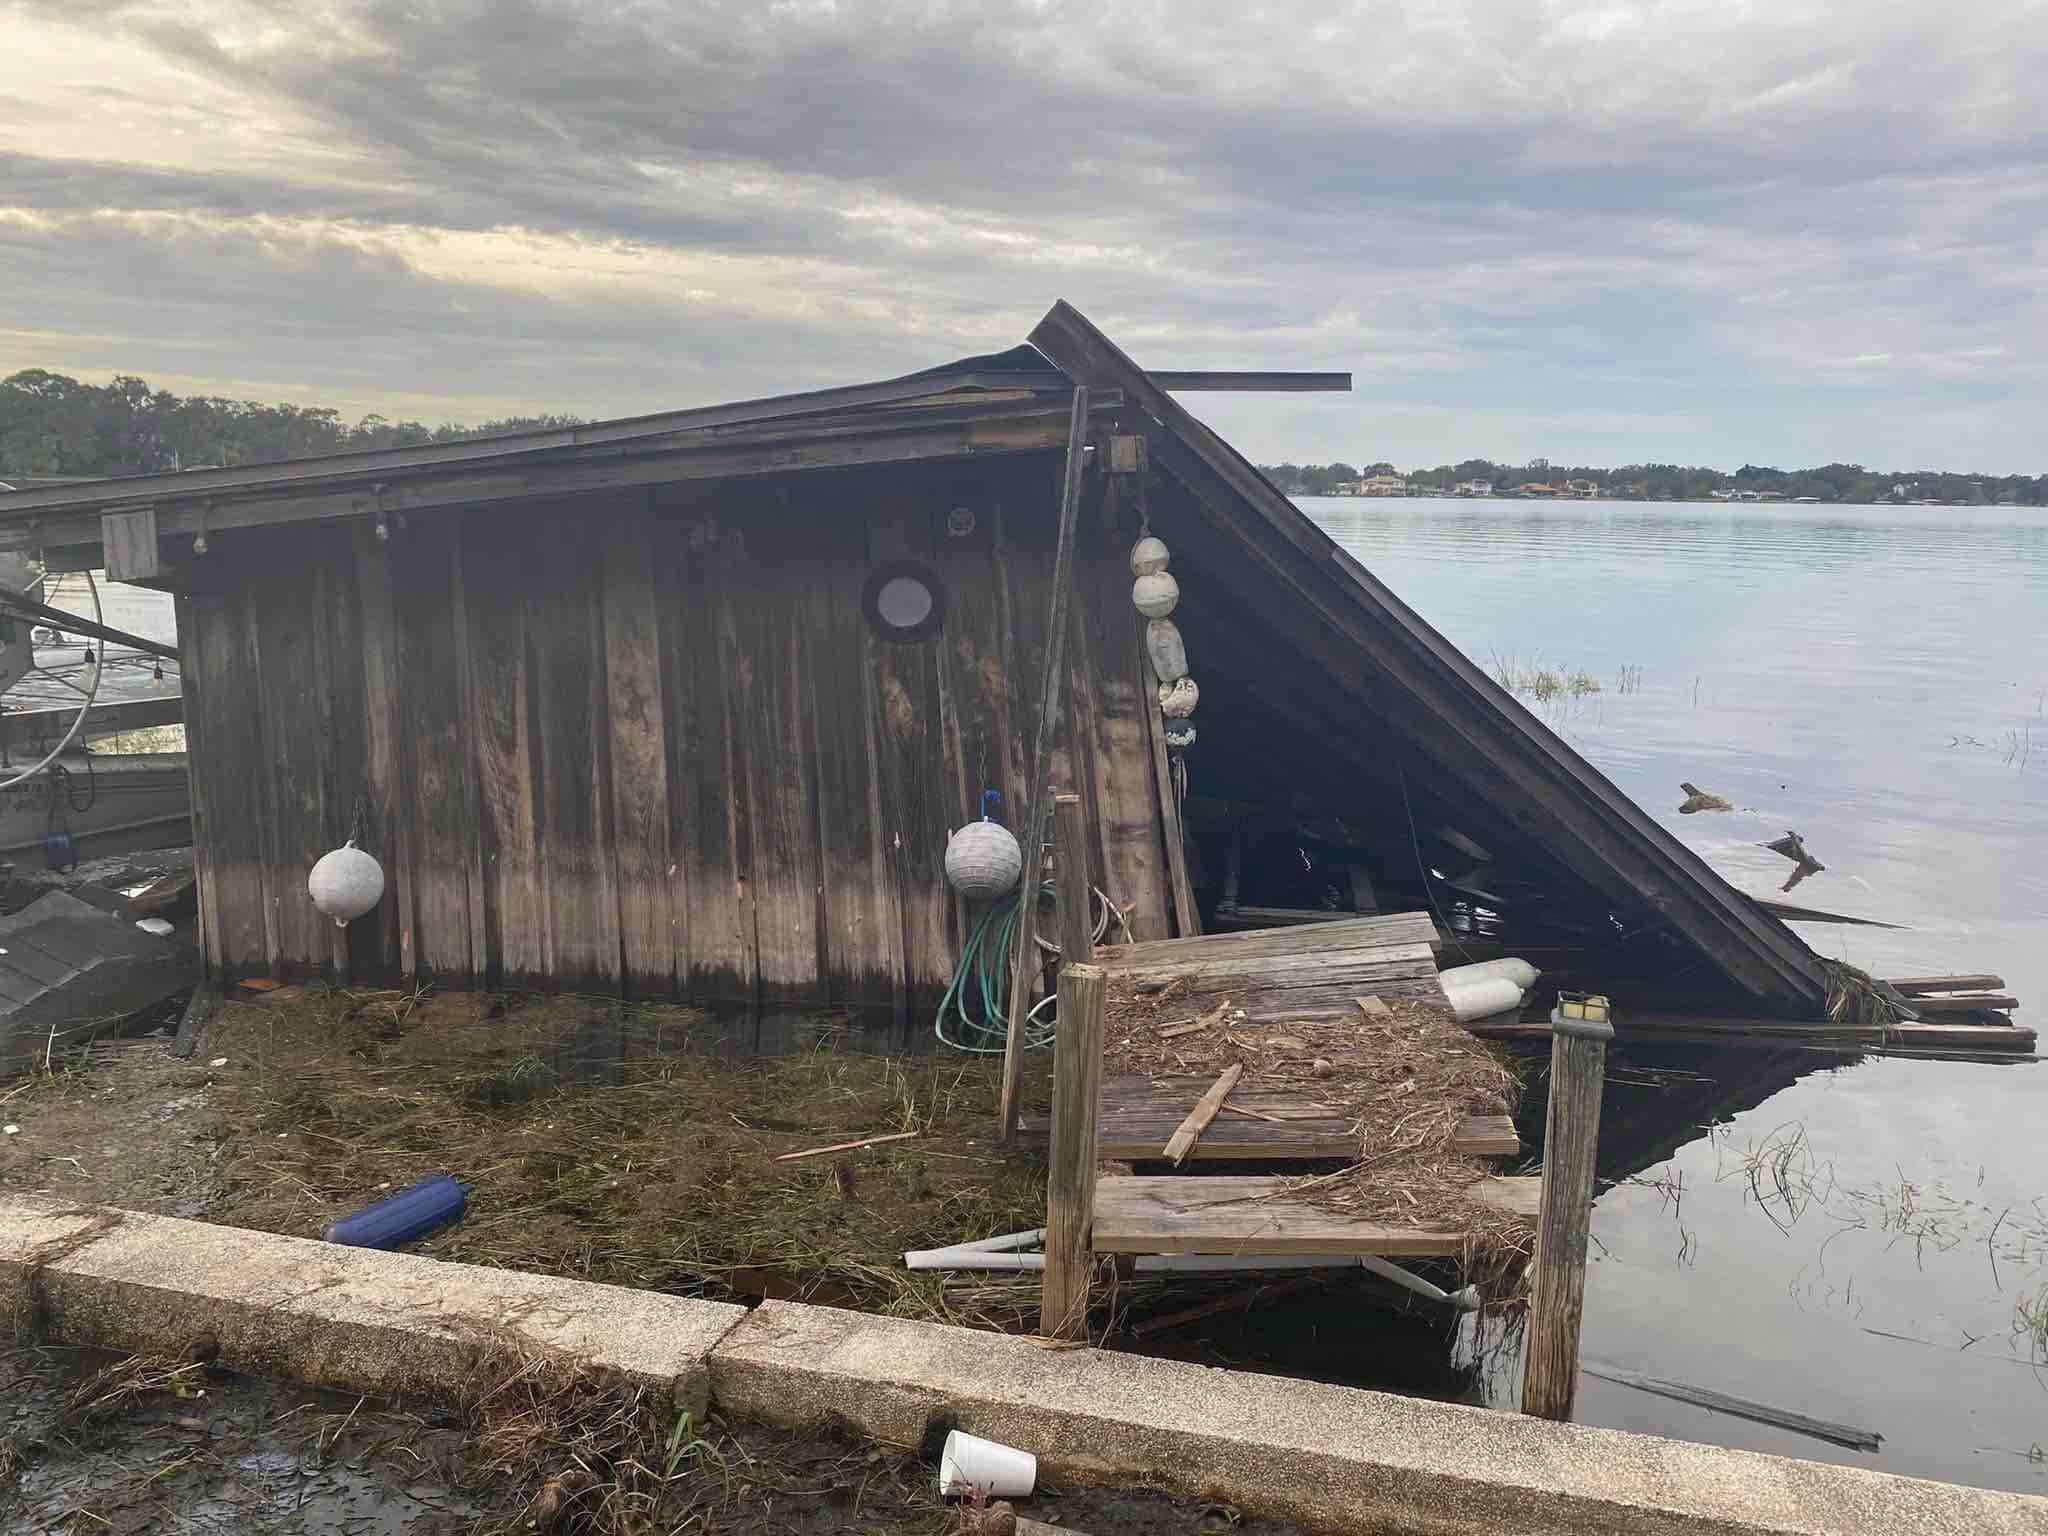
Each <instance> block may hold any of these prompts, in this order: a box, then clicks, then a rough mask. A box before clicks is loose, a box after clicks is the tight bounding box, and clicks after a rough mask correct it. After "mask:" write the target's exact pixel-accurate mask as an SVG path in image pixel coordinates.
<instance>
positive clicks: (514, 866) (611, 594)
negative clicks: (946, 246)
mask: <svg viewBox="0 0 2048 1536" xmlns="http://www.w3.org/2000/svg"><path fill="white" fill-rule="evenodd" d="M1058 474H1059V464H1058V461H1057V460H1056V459H1053V458H1050V457H1045V458H1033V459H1018V460H1014V461H1010V462H1009V463H1007V464H1005V465H1002V466H997V467H994V468H984V467H983V466H975V470H974V473H973V474H972V475H971V476H970V477H966V478H962V477H960V476H958V475H956V474H941V473H932V474H929V475H905V474H902V473H896V474H866V475H862V474H846V475H834V476H823V475H819V476H809V477H800V478H795V477H793V478H791V479H789V480H787V481H783V482H780V483H765V482H751V483H749V484H747V485H744V486H740V487H724V488H721V487H715V486H701V485H698V486H675V487H661V488H656V489H653V490H636V491H634V492H631V493H630V494H622V495H615V496H610V497H603V498H585V499H582V500H579V501H576V502H571V503H559V504H548V505H541V506H526V505H522V506H520V507H517V508H510V509H508V508H505V507H478V508H472V509H467V510H465V511H461V512H456V513H450V514H446V515H444V516H440V517H436V518H429V519H421V520H417V521H415V522H414V523H413V524H412V525H411V526H410V527H403V528H401V527H394V528H393V529H392V532H391V538H390V539H389V541H388V542H386V541H382V540H378V539H376V538H375V537H374V535H373V533H372V532H371V530H370V529H369V528H368V527H367V526H364V527H354V526H339V525H337V526H334V527H332V528H323V529H319V530H304V529H292V530H283V529H280V530H267V529H261V530H248V531H245V532H238V533H236V534H234V535H233V536H231V537H230V536H223V537H221V538H219V539H217V540H216V541H215V547H214V550H213V551H212V552H211V553H210V554H209V555H208V556H207V557H206V559H205V560H204V561H202V562H199V563H198V566H197V568H196V570H197V574H196V575H195V577H194V586H193V589H192V591H191V592H190V593H189V594H188V595H187V597H186V599H185V601H184V603H183V604H182V608H181V614H182V616H183V617H184V620H185V625H186V628H187V634H186V636H185V638H186V643H187V646H188V653H187V654H188V662H187V666H188V669H189V670H191V671H192V672H193V673H194V674H195V679H194V686H193V687H192V689H191V690H190V692H191V694H192V701H193V705H194V708H193V715H194V719H193V727H194V744H195V748H196V751H195V762H194V778H195V791H196V794H195V808H196V810H197V812H198V815H197V823H198V827H199V833H198V835H199V837H200V838H201V841H202V844H203V846H202V849H201V854H200V859H201V869H202V883H203V885H204V887H205V893H206V894H205V899H206V902H207V905H208V911H207V913H206V915H205V919H204V929H203V931H204V934H205V938H206V946H207V952H208V960H209V963H210V964H211V965H212V966H213V967H214V968H215V969H217V970H220V971H224V972H229V973H235V974H246V973H250V972H273V973H277V974H308V973H312V972H316V971H318V970H320V969H321V968H322V967H323V966H325V965H326V964H327V963H328V962H329V959H330V930H329V929H328V928H327V926H326V923H325V920H324V919H322V918H320V917H319V916H318V914H317V913H315V912H314V911H313V909H312V907H311V904H310V903H309V902H308V901H307V899H306V896H305V875H306V870H307V868H308V867H309V866H310V864H311V863H312V861H313V860H314V859H315V858H317V857H318V855H319V854H320V853H321V852H322V851H324V850H325V849H327V848H330V847H333V846H335V845H336V844H337V843H339V842H340V841H341V840H342V839H343V838H344V837H346V836H347V835H348V832H349V827H350V823H351V819H352V816H353V813H354V809H355V806H356V803H357V801H358V799H359V798H360V800H361V802H362V804H363V808H364V814H365V818H366V821H367V826H366V839H365V841H366V846H368V847H370V848H371V849H372V850H373V851H374V852H376V853H377V855H378V857H379V858H380V859H381V860H382V861H383V862H384V865H385V869H386V873H387V876H388V877H389V880H388V890H387V897H386V901H385V903H384V905H383V907H382V908H380V910H379V912H378V913H377V914H376V915H375V916H374V917H373V918H371V919H367V920H365V921H364V922H362V923H359V924H357V925H355V926H354V927H353V928H352V930H351V934H350V960H351V964H352V966H353V968H354V971H355V974H356V976H357V977H358V978H359V979H361V978H367V977H372V976H379V977H387V978H392V977H397V976H399V975H401V974H408V973H413V972H417V973H418V974H422V975H425V976H429V977H432V978H435V979H438V980H444V981H451V982H475V983H479V984H490V985H510V986H521V985H529V986H543V987H573V988H582V989H593V990H600V991H623V992H625V993H628V994H630V995H644V996H667V995H683V996H694V997H701V998H705V999H723V1000H734V1001H761V1002H774V1001H794V1002H807V1001H815V1002H820V1003H847V1004H855V1005H861V1006H880V1007H886V1008H893V1009H895V1010H897V1011H898V1012H907V1011H909V1010H912V1009H926V1008H930V1007H932V1006H934V1005H935V1004H936V1003H937V1002H938V999H939V996H940V994H941V993H942V992H943V990H944V988H945V985H946V982H947V980H948V978H949V976H950V974H951V970H952V966H953V961H954V956H955V955H956V954H957V953H958V946H959V943H960V940H961V937H962V932H963V925H964V924H967V923H970V922H972V921H973V920H975V919H976V918H977V917H978V916H979V913H978V912H975V911H970V910H967V909H965V908H964V906H963V904H961V903H959V902H957V901H956V900H955V899H954V898H953V896H952V894H951V893H950V891H949V890H948V889H947V887H946V885H945V879H944V874H943V858H944V853H945V843H946V836H947V833H948V832H949V831H950V830H951V829H952V828H955V827H957V826H959V825H960V824H961V823H962V822H963V821H965V820H967V819H968V818H969V817H971V816H973V815H975V814H978V804H979V799H980V793H981V790H982V788H983V787H984V786H988V787H993V788H996V789H999V790H1001V791H1002V793H1003V796H1004V803H1005V810H1006V812H1007V813H1008V814H1010V815H1011V816H1014V815H1015V814H1016V813H1017V812H1018V811H1020V810H1021V808H1022V807H1023V805H1024V804H1025V802H1026V799H1027V796H1026V794H1025V786H1024V784H1023V783H1022V782H1021V777H1020V776H1021V773H1022V771H1023V764H1024V761H1025V747H1024V744H1025V743H1026V742H1027V741H1028V740H1029V738H1030V733H1031V730H1032V728H1033V726H1034V723H1035V722H1034V719H1033V716H1034V714H1035V710H1036V699H1037V694H1038V688H1039V678H1038V673H1037V670H1036V668H1037V665H1038V659H1039V658H1040V657H1042V655H1043V654H1044V648H1045V639H1046V637H1045V636H1044V634H1043V633H1042V631H1043V629H1044V625H1045V619H1046V610H1047V606H1048V598H1049V592H1048V581H1049V578H1050V571H1051V563H1052V526H1051V525H1052V514H1053V509H1054V506H1055V504H1056V498H1057V494H1058V483H1057V482H1058ZM956 508H964V509H966V510H967V511H968V512H971V513H972V514H973V518H972V522H973V527H972V530H971V531H970V532H967V533H965V534H959V533H956V532H955V531H952V530H951V529H949V525H948V518H947V514H948V513H949V512H950V511H953V510H954V509H956ZM963 521H964V519H963ZM1117 521H1118V516H1117V513H1116V511H1115V508H1114V507H1109V508H1106V507H1105V501H1104V498H1103V496H1102V494H1101V491H1100V488H1099V486H1096V485H1091V487H1090V498H1089V502H1088V504H1087V516H1086V521H1085V522H1084V528H1085V530H1086V535H1087V536H1086V538H1085V539H1084V542H1083V546H1082V548H1081V549H1080V551H1079V552H1078V554H1077V560H1076V591H1077V596H1078V597H1079V599H1080V600H1079V602H1078V604H1077V611H1078V614H1079V622H1078V623H1077V626H1076V631H1075V634H1074V636H1073V638H1072V642H1071V646H1070V650H1071V654H1072V656H1073V686H1074V695H1073V698H1074V712H1073V720H1074V728H1073V730H1072V732H1071V740H1070V741H1068V742H1066V743H1063V744H1062V750H1061V752H1060V754H1059V755H1058V757H1057V760H1056V762H1055V764H1054V776H1055V779H1056V781H1057V782H1058V783H1060V784H1061V785H1063V786H1064V785H1070V786H1071V787H1073V788H1074V789H1075V790H1076V791H1077V792H1078V793H1080V794H1081V795H1082V797H1083V800H1084V803H1085V804H1086V806H1087V807H1088V810H1089V824H1090V827H1091V829H1092V831H1093V839H1092V844H1091V847H1090V849H1089V862H1090V866H1091V869H1092V872H1093V874H1094V878H1095V879H1096V881H1097V882H1098V883H1100V884H1102V885H1103V887H1104V888H1105V889H1106V890H1108V891H1110V892H1111V893H1112V894H1113V895H1114V896H1115V898H1116V899H1117V900H1118V901H1119V902H1120V903H1128V904H1129V906H1130V921H1131V924H1132V928H1133V931H1134V933H1135V935H1136V936H1137V937H1138V938H1141V939H1142V938H1160V937H1164V936H1166V934H1167V933H1168V932H1169V931H1170V930H1169V926H1168V919H1167V911H1168V896H1167V890H1166V876H1165V861H1164V857H1163V853H1162V849H1161V846H1160V843H1159V804H1158V789H1157V782H1156V777H1155V775H1154V773H1153V770H1152V764H1151V758H1150V746H1149V743H1148V739H1147V736H1146V725H1145V716H1144V714H1143V713H1142V711H1143V710H1144V709H1147V708H1149V707H1151V701H1150V700H1149V699H1148V698H1147V696H1146V690H1145V689H1144V687H1143V684H1142V680H1141V679H1140V677H1139V676H1138V674H1137V670H1136V666H1135V658H1133V656H1132V652H1131V647H1130V641H1129V635H1130V623H1131V619H1130V599H1129V583H1130V578H1129V573H1128V571H1127V569H1126V567H1125V557H1126V551H1127V550H1128V548H1129V544H1130V540H1131V538H1132V536H1133V530H1131V529H1128V528H1124V527H1121V526H1116V525H1115V524H1116V523H1117ZM896 560H910V561H916V562H918V563H919V564H921V565H923V566H926V567H928V568H929V569H930V570H931V571H933V572H934V573H936V575H937V578H938V581H939V585H940V588H941V592H942V598H943V601H944V604H945V613H946V617H945V623H944V624H943V626H942V627H941V628H940V629H939V631H938V632H937V633H935V634H933V635H931V636H930V637H929V638H927V639H924V640H921V641H918V642H915V643H911V644H899V643H895V642H893V641H890V640H888V639H885V638H883V637H881V636H880V635H878V634H877V633H876V632H875V631H874V629H873V628H872V627H871V626H870V624H869V623H868V622H867V620H866V619H865V617H864V616H863V613H862V611H861V603H862V591H863V585H864V583H865V582H866V580H867V578H868V577H869V576H870V575H871V574H872V573H873V572H874V571H876V570H877V569H879V568H880V567H881V566H883V565H885V564H887V563H888V562H890V561H896Z"/></svg>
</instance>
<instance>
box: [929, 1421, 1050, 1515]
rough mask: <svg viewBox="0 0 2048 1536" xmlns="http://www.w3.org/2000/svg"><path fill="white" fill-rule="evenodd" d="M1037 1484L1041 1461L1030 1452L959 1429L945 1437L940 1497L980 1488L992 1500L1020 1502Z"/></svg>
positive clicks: (940, 1474)
mask: <svg viewBox="0 0 2048 1536" xmlns="http://www.w3.org/2000/svg"><path fill="white" fill-rule="evenodd" d="M1037 1482H1038V1458H1037V1457H1036V1456H1034V1455H1032V1454H1031V1453H1030V1452H1029V1451H1020V1450H1018V1449H1017V1448H1016V1447H1014V1446H1008V1445H998V1444H997V1443H996V1442H995V1441H993V1440H984V1439H982V1438H981V1437H980V1436H978V1435H963V1434H962V1433H960V1431H959V1430H957V1429H956V1430H953V1431H952V1432H951V1433H949V1434H948V1435H947V1436H946V1449H945V1450H944V1451H943V1452H942V1453H941V1454H940V1456H939V1492H940V1494H942V1495H945V1494H954V1495H959V1494H965V1493H971V1492H972V1491H973V1490H974V1489H976V1488H979V1489H980V1490H981V1491H982V1492H983V1493H985V1494H987V1495H988V1496H989V1497H990V1498H992V1499H1021V1498H1023V1497H1024V1496H1025V1495H1026V1494H1028V1493H1029V1492H1031V1490H1032V1488H1033V1487H1034V1486H1035V1485H1036V1484H1037Z"/></svg>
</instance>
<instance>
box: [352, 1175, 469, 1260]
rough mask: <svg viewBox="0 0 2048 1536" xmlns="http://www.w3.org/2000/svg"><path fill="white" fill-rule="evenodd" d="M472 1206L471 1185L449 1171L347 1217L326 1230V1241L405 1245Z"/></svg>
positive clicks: (358, 1245) (366, 1245)
mask: <svg viewBox="0 0 2048 1536" xmlns="http://www.w3.org/2000/svg"><path fill="white" fill-rule="evenodd" d="M468 1209H469V1186H468V1185H467V1184H458V1183H457V1182H456V1181H455V1180H453V1179H451V1178H449V1177H448V1175H447V1174H445V1173H443V1174H437V1175H435V1176H434V1177H433V1178H431V1179H427V1180H424V1181H423V1182H421V1183H418V1184H415V1185H413V1187H412V1188H411V1189H408V1190H405V1191H403V1192H402V1193H400V1194H396V1195H393V1196H392V1197H391V1198H390V1199H389V1200H379V1201H378V1202H377V1203H376V1204H375V1205H373V1206H370V1207H368V1208H367V1209H365V1210H360V1211H357V1212H356V1213H355V1215H353V1216H344V1217H343V1218H342V1219H341V1220H340V1221H337V1222H336V1223H335V1224H334V1225H333V1226H331V1227H329V1228H328V1229H327V1241H329V1242H330V1243H345V1244H347V1245H348V1246H349V1247H351V1248H402V1247H403V1246H405V1244H407V1243H410V1242H415V1241H417V1240H418V1239H420V1238H422V1237H425V1236H426V1235H427V1234H428V1233H429V1232H438V1231H439V1230H440V1229H441V1228H443V1227H445V1226H447V1225H448V1224H449V1223H450V1222H456V1221H460V1220H462V1217H463V1214H464V1213H465V1212H466V1211H467V1210H468Z"/></svg>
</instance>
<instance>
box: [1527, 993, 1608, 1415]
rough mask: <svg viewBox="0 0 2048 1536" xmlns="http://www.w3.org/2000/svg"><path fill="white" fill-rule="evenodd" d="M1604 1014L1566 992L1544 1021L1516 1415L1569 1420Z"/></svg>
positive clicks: (1598, 1000)
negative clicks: (1529, 1291) (1544, 1065)
mask: <svg viewBox="0 0 2048 1536" xmlns="http://www.w3.org/2000/svg"><path fill="white" fill-rule="evenodd" d="M1607 1013H1608V1008H1607V999H1606V998H1604V997H1586V998H1578V997H1573V996H1572V995H1571V994H1569V993H1567V994H1565V995H1564V996H1562V997H1560V998H1559V999H1558V1005H1557V1008H1556V1010H1555V1011H1554V1012H1553V1013H1552V1014H1551V1016H1550V1105H1549V1109H1548V1111H1547V1114H1546V1117H1545V1120H1544V1129H1543V1204H1542V1209H1541V1211H1540V1213H1539V1215H1538V1216H1537V1222H1536V1278H1535V1287H1534V1295H1533V1297H1532V1298H1531V1300H1530V1303H1529V1333H1528V1340H1529V1342H1528V1358H1527V1363H1526V1365H1525V1368H1524V1372H1523V1376H1522V1412H1524V1413H1526V1414H1531V1415H1534V1416H1535V1417H1537V1418H1543V1419H1559V1420H1568V1419H1570V1418H1571V1416H1572V1402H1573V1399H1574V1397H1575V1396H1576V1395H1577V1392H1578V1385H1579V1324H1580V1321H1581V1319H1582V1317H1583V1315H1584V1312H1585V1303H1586V1239H1587V1234H1588V1232H1589V1231H1590V1229H1591V1227H1592V1221H1593V1164H1594V1155H1595V1153H1596V1152H1597V1151H1598V1150H1599V1144H1600V1088H1601V1084H1602V1082H1603V1081H1604V1079H1605V1077H1606V1072H1607V1042H1608V1041H1609V1040H1611V1039H1613V1038H1614V1026H1613V1025H1612V1024H1611V1023H1609V1022H1608V1018H1607Z"/></svg>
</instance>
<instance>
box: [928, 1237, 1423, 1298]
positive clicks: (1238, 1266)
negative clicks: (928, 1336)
mask: <svg viewBox="0 0 2048 1536" xmlns="http://www.w3.org/2000/svg"><path fill="white" fill-rule="evenodd" d="M1356 1262H1357V1261H1356V1260H1355V1259H1350V1258H1340V1257H1337V1256H1335V1255H1330V1254H1302V1253H1242V1254H1226V1253H1213V1254H1212V1253H1148V1254H1141V1255H1140V1256H1139V1258H1138V1261H1137V1265H1136V1268H1137V1272H1138V1273H1139V1274H1141V1275H1156V1274H1181V1275H1189V1274H1192V1275H1234V1274H1242V1273H1245V1272H1248V1271H1251V1270H1261V1269H1350V1268H1351V1267H1352V1266H1353V1265H1354V1264H1355V1263H1356ZM903 1263H904V1265H905V1267H906V1268H909V1269H936V1270H945V1271H947V1272H949V1273H950V1272H960V1273H966V1272H969V1271H977V1270H979V1271H990V1272H993V1271H1013V1272H1024V1273H1032V1274H1035V1273H1037V1272H1039V1271H1041V1270H1043V1269H1044V1268H1045V1255H1044V1254H1042V1253H989V1252H987V1251H976V1250H969V1249H963V1248H934V1249H931V1250H929V1251H927V1252H924V1253H906V1254H905V1255H903ZM1418 1283H1420V1284H1426V1283H1427V1282H1418ZM1439 1294H1441V1293H1439Z"/></svg>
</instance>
